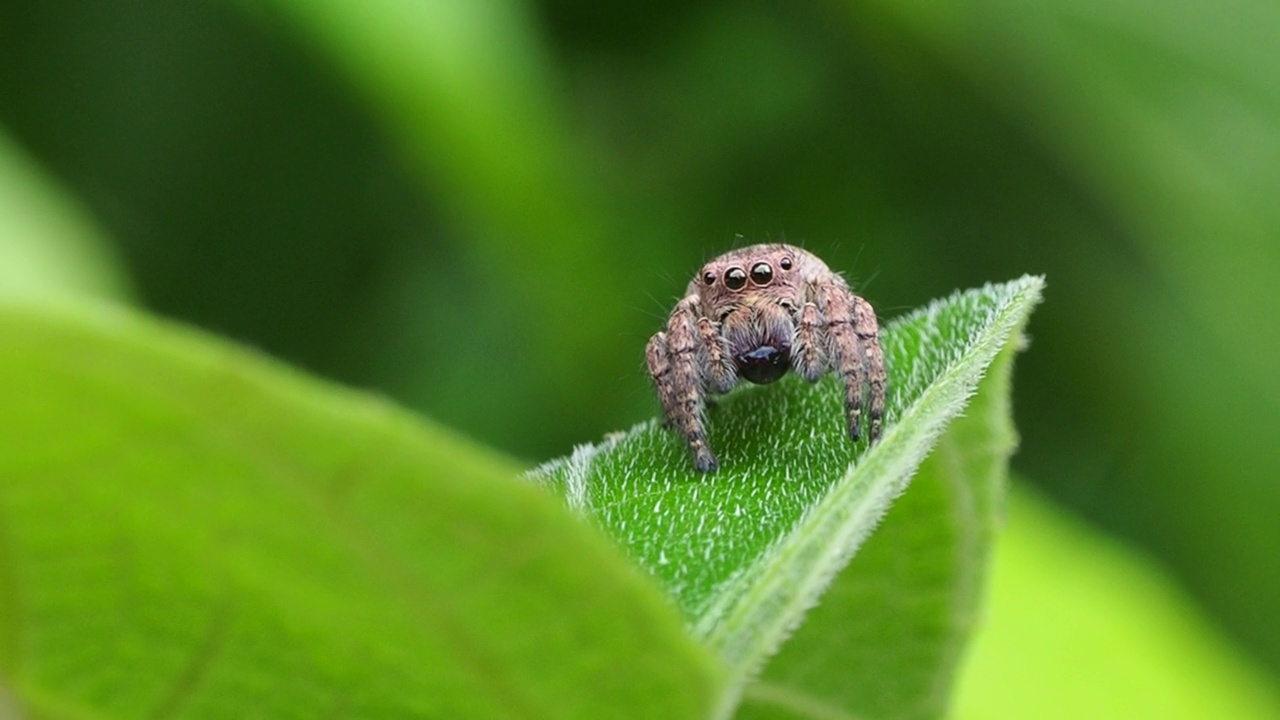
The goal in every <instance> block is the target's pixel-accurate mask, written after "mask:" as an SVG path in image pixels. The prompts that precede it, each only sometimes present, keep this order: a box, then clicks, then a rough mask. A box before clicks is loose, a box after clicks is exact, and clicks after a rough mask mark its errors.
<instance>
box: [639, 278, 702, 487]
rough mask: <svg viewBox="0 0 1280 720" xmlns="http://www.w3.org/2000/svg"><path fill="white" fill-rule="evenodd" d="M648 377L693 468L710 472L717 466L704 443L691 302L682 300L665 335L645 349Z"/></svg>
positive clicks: (694, 323) (696, 348) (659, 336)
mask: <svg viewBox="0 0 1280 720" xmlns="http://www.w3.org/2000/svg"><path fill="white" fill-rule="evenodd" d="M645 361H646V363H647V364H648V366H649V375H650V376H651V377H652V378H653V383H654V385H655V386H657V388H658V398H659V399H660V400H661V401H662V410H663V412H664V413H665V414H666V416H667V419H668V420H669V421H671V424H672V425H674V426H675V428H676V430H677V431H678V432H679V433H680V435H681V436H682V437H683V438H684V440H685V442H686V443H687V444H688V445H689V450H690V452H692V453H693V463H694V467H696V468H697V469H698V471H699V472H710V471H712V470H715V469H716V468H717V466H718V463H717V462H716V458H715V455H714V454H712V452H711V447H710V445H709V444H708V443H707V433H706V427H705V425H704V423H703V419H702V410H703V395H704V392H703V388H702V379H701V373H700V372H699V371H698V327H697V322H696V320H695V319H694V312H693V303H692V301H690V300H689V299H686V300H682V301H681V302H680V304H679V305H677V306H676V309H675V311H674V312H672V314H671V319H670V320H669V321H668V322H667V329H666V332H660V333H658V334H657V335H654V336H653V338H652V339H651V340H650V341H649V345H648V347H647V348H646V350H645Z"/></svg>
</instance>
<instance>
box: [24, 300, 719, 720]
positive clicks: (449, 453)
mask: <svg viewBox="0 0 1280 720" xmlns="http://www.w3.org/2000/svg"><path fill="white" fill-rule="evenodd" d="M87 312H88V311H79V312H78V313H77V314H70V313H65V312H64V313H55V312H53V311H51V310H49V309H36V308H32V307H26V306H21V305H13V304H0V409H3V412H0V437H2V438H3V439H4V440H3V445H2V446H0V448H2V449H0V478H2V479H3V482H0V704H2V703H3V702H5V701H4V699H3V698H4V696H6V695H7V696H8V698H9V699H10V701H11V702H12V703H13V704H16V705H18V706H19V707H21V708H23V709H24V710H25V713H26V714H29V715H30V716H32V717H48V718H140V717H155V716H171V715H181V716H183V717H192V718H214V717H228V718H231V717H235V718H239V717H273V718H289V717H298V718H312V717H324V716H337V717H447V718H495V717H512V718H529V717H557V718H559V717H581V718H599V717H610V716H616V715H617V713H618V710H619V708H627V709H630V710H631V711H634V712H635V713H636V714H638V715H646V716H650V717H673V718H701V717H705V716H706V715H707V713H708V712H709V710H708V709H709V708H710V707H712V706H713V705H714V704H715V702H716V701H717V698H718V696H719V694H720V687H721V677H722V669H721V667H720V666H719V664H718V663H717V662H716V661H715V660H714V659H713V658H712V657H711V656H710V655H709V654H708V653H707V652H706V651H705V650H704V649H703V648H700V647H698V646H697V644H696V643H694V642H693V641H691V640H690V639H689V638H688V637H687V635H686V633H685V631H684V629H683V627H682V626H681V623H680V619H679V615H678V613H676V612H675V611H674V610H673V609H672V608H671V607H670V604H669V602H668V601H667V599H666V598H664V597H663V596H662V594H661V592H660V591H659V590H658V589H657V588H656V587H654V586H653V583H652V582H651V581H650V580H648V579H647V578H645V577H643V576H642V574H641V573H639V572H637V571H636V570H635V569H634V568H633V567H631V566H629V565H628V564H627V563H626V562H625V560H624V559H622V558H621V557H620V556H619V554H618V553H617V551H616V550H615V549H614V548H612V547H610V546H609V544H608V543H607V542H605V541H604V540H602V539H601V538H599V537H598V534H597V533H596V532H595V531H594V530H592V529H591V528H589V527H586V526H585V525H584V524H583V523H581V522H580V521H578V520H577V519H576V518H574V517H573V516H572V515H571V514H570V513H568V512H566V511H565V510H564V509H563V507H561V506H560V504H559V503H558V502H557V500H556V499H555V498H552V497H549V496H548V495H547V494H546V493H544V492H543V491H541V490H540V489H539V488H537V487H534V486H532V485H530V484H529V483H527V482H522V481H520V480H518V479H516V478H515V477H514V470H513V468H512V467H511V466H510V465H509V464H508V463H507V462H506V461H504V460H502V459H499V458H495V457H493V456H491V454H490V453H488V452H486V451H484V450H482V449H480V448H477V447H474V446H472V445H470V444H469V443H467V442H466V441H464V440H462V439H460V438H458V437H454V436H452V435H451V434H449V433H448V432H446V431H443V430H441V429H439V428H435V427H433V426H431V425H429V424H427V423H424V422H422V421H420V420H418V419H415V418H413V417H411V416H408V415H407V414H405V413H403V412H401V411H398V410H396V409H395V408H393V407H390V406H388V405H387V404H385V403H382V402H379V401H374V400H370V399H368V398H365V397H362V396H360V395H358V394H356V393H352V392H348V391H344V390H340V389H337V388H333V387H329V386H326V385H324V384H322V383H319V382H316V381H314V380H311V379H308V378H306V377H303V376H301V375H300V374H298V373H296V372H294V371H291V370H290V369H288V368H285V367H281V366H278V365H276V364H273V363H271V362H269V361H266V360H265V359H263V358H261V357H257V356H255V355H253V354H251V353H248V352H245V351H242V350H239V349H236V348H233V347H229V346H227V345H224V344H220V343H218V342H216V341H213V340H210V339H209V338H206V337H202V336H199V335H196V334H194V333H191V332H189V331H184V330H181V329H178V328H174V327H170V326H166V325H161V324H158V323H154V322H152V321H148V320H144V319H140V318H137V317H135V316H132V315H129V314H125V313H121V312H107V311H101V312H98V313H97V314H94V315H88V314H85V313H87Z"/></svg>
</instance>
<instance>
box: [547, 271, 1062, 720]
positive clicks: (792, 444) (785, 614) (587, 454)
mask: <svg viewBox="0 0 1280 720" xmlns="http://www.w3.org/2000/svg"><path fill="white" fill-rule="evenodd" d="M1042 286H1043V281H1042V280H1041V279H1040V278H1033V277H1025V278H1022V279H1021V280H1017V281H1014V282H1011V283H1007V284H1003V285H989V286H987V287H985V288H982V289H979V290H973V291H969V292H965V293H958V294H956V295H954V296H952V297H950V298H947V299H945V300H940V301H937V302H935V303H933V304H931V305H929V306H928V307H926V308H924V309H922V310H920V311H917V312H915V313H912V314H910V315H907V316H906V317H904V318H901V319H899V320H897V321H895V322H893V323H890V324H889V325H888V326H887V327H886V329H885V330H884V333H883V344H884V347H885V352H886V357H887V363H888V367H889V382H890V387H891V388H892V392H891V394H890V398H889V403H888V413H887V417H888V421H887V423H886V427H885V432H884V437H883V438H882V439H881V441H880V442H879V443H878V444H876V445H875V446H873V447H871V448H870V449H867V448H866V446H865V445H864V444H859V445H858V446H856V447H855V446H853V445H851V444H850V443H849V441H848V436H847V432H846V429H845V425H844V419H843V412H842V401H841V397H842V394H841V389H840V386H839V383H838V381H837V380H836V379H835V378H827V379H826V380H824V381H823V382H820V383H819V384H818V385H816V386H808V385H805V384H804V383H803V382H800V381H798V380H793V381H790V382H788V381H785V380H784V381H783V382H781V383H779V384H778V385H775V386H770V387H767V388H749V389H744V390H743V391H741V392H737V393H734V394H732V395H730V396H729V397H728V398H726V399H725V400H724V401H723V402H721V403H720V404H719V406H718V407H717V409H716V410H715V411H714V412H712V413H711V417H710V431H711V432H710V435H711V442H712V445H713V446H714V447H715V448H716V449H717V450H718V451H719V454H720V461H721V466H720V470H719V471H718V472H717V473H715V474H714V475H711V476H702V475H699V474H698V473H696V472H695V471H694V470H693V466H692V462H691V460H690V458H689V456H688V452H687V450H686V449H685V448H684V446H683V444H682V442H681V440H680V439H679V438H678V437H676V436H675V434H674V433H672V432H670V431H668V430H666V429H664V428H662V427H661V426H659V425H658V424H657V423H654V422H650V423H646V424H644V425H641V426H639V427H637V428H636V429H634V430H632V431H630V432H628V433H626V434H623V435H621V436H619V437H616V438H613V439H610V440H608V441H606V442H605V443H604V444H602V445H599V446H595V447H590V446H584V447H582V448H580V449H579V450H578V451H577V452H575V453H574V455H573V456H572V457H569V458H566V459H564V460H561V461H557V462H554V463H551V464H548V465H546V466H544V467H543V468H541V469H540V470H539V472H538V473H537V476H538V477H540V478H541V479H542V480H543V481H544V482H546V483H547V484H549V485H551V486H552V487H554V488H556V489H557V491H559V492H561V493H562V494H564V495H565V497H566V499H567V501H568V503H569V504H570V506H571V507H574V508H576V509H578V510H579V511H581V512H583V513H584V514H586V515H587V516H588V517H590V518H592V519H593V520H594V521H595V522H596V523H598V524H599V525H600V526H601V527H603V528H604V529H605V530H606V531H607V532H608V533H609V534H610V535H612V536H614V537H615V538H617V539H618V541H619V542H621V543H622V545H623V546H624V547H625V548H626V549H627V550H628V551H629V552H630V554H631V555H632V557H634V558H635V559H636V560H637V561H638V562H639V563H640V564H642V565H643V566H645V567H646V568H648V569H649V571H650V572H652V573H653V574H654V575H655V576H657V577H658V578H659V579H660V580H661V581H662V582H663V583H664V584H665V585H666V586H667V588H668V589H669V590H670V591H671V593H672V594H673V595H674V596H675V597H676V599H677V600H678V602H679V604H680V606H681V607H682V608H683V609H684V611H685V613H686V614H687V615H688V617H689V621H690V623H691V625H692V626H693V627H694V629H695V631H696V633H697V634H698V635H699V636H701V637H703V638H705V639H706V640H707V642H708V643H710V645H711V646H712V647H713V648H715V649H716V650H717V651H718V652H719V653H720V655H721V656H722V657H723V658H725V660H726V661H727V662H728V663H729V665H730V667H731V668H732V670H733V671H734V673H735V676H736V678H737V680H738V682H740V683H742V682H745V681H747V680H748V679H750V678H751V677H752V676H753V675H754V674H755V673H757V672H759V671H760V669H761V668H762V667H763V666H764V663H765V661H766V660H767V659H768V658H769V657H770V656H771V655H773V654H774V653H775V652H776V651H777V649H778V647H779V645H780V644H781V643H782V642H783V640H784V639H785V638H786V636H787V635H788V634H789V633H790V632H791V631H793V630H794V629H795V628H796V627H797V626H798V625H799V624H800V622H801V620H802V618H803V617H804V615H805V612H806V611H807V610H809V608H811V607H813V605H814V604H815V603H817V602H818V599H819V596H820V595H821V594H822V592H823V590H824V589H826V587H827V585H828V584H829V583H830V582H831V580H832V578H833V577H834V576H835V574H836V573H838V572H839V571H840V570H841V569H842V568H844V566H845V564H846V563H847V562H848V560H849V558H850V557H851V556H852V555H853V553H854V552H855V551H856V550H857V549H858V547H859V546H860V545H861V544H862V541H863V540H864V539H865V538H866V537H867V535H868V534H869V533H870V532H871V530H872V528H873V527H874V526H875V524H876V523H877V522H878V521H879V519H880V517H881V516H882V514H883V513H884V511H885V509H886V508H887V507H888V504H889V503H890V502H891V501H892V500H893V498H894V497H895V496H897V495H898V494H899V493H900V492H901V491H902V490H903V488H904V487H905V485H906V482H907V480H908V479H909V478H910V476H911V475H912V473H913V472H915V470H916V468H917V467H918V466H919V464H920V462H921V461H922V460H923V459H924V457H925V455H926V454H927V453H928V452H929V450H930V449H931V448H932V447H933V446H934V444H935V443H936V442H937V441H938V438H939V435H940V434H941V433H942V431H943V429H944V428H945V427H946V426H947V423H948V422H949V421H951V420H952V418H954V417H955V416H956V415H957V414H958V413H960V412H961V410H962V409H963V408H964V407H965V404H966V402H967V401H968V400H969V399H970V397H971V395H972V394H973V393H974V391H975V389H976V387H977V385H978V383H979V380H980V378H981V377H982V376H983V373H984V372H986V370H987V368H988V366H989V365H990V363H991V362H992V361H993V360H994V359H995V358H996V356H997V354H998V353H999V352H1000V351H1001V350H1002V349H1003V348H1006V347H1008V346H1009V345H1010V344H1011V343H1016V341H1017V338H1018V335H1019V332H1020V329H1021V327H1022V326H1023V323H1025V322H1026V319H1027V317H1028V315H1029V313H1030V312H1031V309H1032V308H1033V307H1034V306H1035V304H1036V302H1037V301H1038V300H1039V298H1040V293H1041V288H1042ZM997 445H998V443H997ZM926 492H929V491H926ZM977 501H978V502H982V503H987V502H990V499H989V498H985V496H984V499H982V500H977ZM926 504H927V503H926ZM908 512H912V511H908ZM912 514H914V513H913V512H912ZM985 514H986V513H984V512H980V513H979V516H985ZM936 520H937V518H936V517H930V518H929V519H928V521H927V524H933V523H934V522H936ZM982 524H983V521H982V520H981V519H980V517H978V518H975V519H974V521H973V523H972V525H971V526H970V527H969V528H968V529H970V530H973V531H974V533H975V535H973V536H967V535H965V534H964V533H957V534H955V535H953V536H952V537H951V540H950V542H951V543H952V544H951V550H952V551H954V552H957V553H961V554H967V553H968V552H969V548H968V547H963V548H962V547H961V545H963V544H965V543H969V542H980V540H979V537H980V535H981V534H982V533H983V532H985V531H984V530H982V529H981V527H980V526H981V525H982ZM979 555H980V553H979ZM979 561H980V560H979V559H978V557H977V556H976V555H975V562H979ZM935 569H936V568H931V567H929V566H927V565H925V566H922V567H921V568H920V570H921V572H923V573H928V572H932V571H933V570H935ZM971 582H973V578H970V577H954V578H949V579H947V580H944V581H943V584H944V585H947V586H948V590H950V591H954V592H955V593H956V596H957V597H959V598H964V600H963V603H967V604H971V603H972V593H973V589H972V588H971V587H970V586H969V585H968V583H971ZM841 584H842V585H843V582H842V583H841ZM926 584H928V581H927V580H924V579H921V585H926ZM911 597H912V594H911V591H910V589H907V588H905V585H904V590H903V594H902V595H901V596H899V597H898V599H899V600H902V601H903V602H905V603H906V604H907V605H911V603H910V602H909V598H911ZM915 597H916V599H919V597H920V596H915ZM951 609H952V608H946V609H945V610H939V608H938V607H936V606H934V605H924V604H922V605H921V606H919V607H912V611H913V612H914V611H919V612H920V613H921V614H922V617H921V619H920V622H921V623H922V624H927V623H930V622H944V621H945V620H944V617H943V616H944V615H945V614H946V613H947V612H949V611H950V610H951ZM831 639H832V640H837V639H836V638H831ZM841 639H843V638H841ZM937 639H938V642H939V644H940V645H945V646H948V648H947V649H945V650H941V651H938V652H934V651H932V650H930V651H926V652H925V654H927V655H929V656H930V658H931V660H932V661H934V662H937V663H939V665H940V667H942V668H944V670H942V671H941V672H942V673H943V674H946V673H949V672H950V667H951V666H952V665H953V664H954V657H953V656H954V647H955V645H956V644H958V642H959V638H958V637H952V636H947V637H945V638H942V637H939V638H937ZM890 650H891V649H890V648H885V651H886V652H888V651H890ZM867 652H871V651H870V650H867ZM836 654H838V652H837V653H836ZM892 671H893V670H891V669H889V668H886V669H884V672H892ZM933 671H934V670H932V669H921V670H920V672H933ZM883 681H884V683H885V685H886V686H888V685H892V684H893V683H892V681H891V680H889V679H883ZM906 684H910V683H906ZM914 691H915V692H924V691H923V690H921V689H920V688H919V686H918V684H917V686H916V687H915V688H914ZM902 694H903V695H907V694H910V693H909V691H906V690H904V691H903V693H902ZM911 701H912V702H915V701H916V699H915V698H912V699H911Z"/></svg>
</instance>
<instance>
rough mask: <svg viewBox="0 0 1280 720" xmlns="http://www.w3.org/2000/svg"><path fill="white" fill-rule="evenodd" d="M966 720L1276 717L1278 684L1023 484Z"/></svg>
mask: <svg viewBox="0 0 1280 720" xmlns="http://www.w3.org/2000/svg"><path fill="white" fill-rule="evenodd" d="M988 594H989V595H990V598H989V601H988V608H987V611H986V613H985V615H986V618H987V620H986V622H985V623H984V625H983V626H982V627H981V628H980V629H979V630H978V632H977V633H976V635H975V640H974V646H973V648H972V652H971V655H970V657H969V658H968V659H967V661H966V663H965V666H964V669H963V672H962V673H961V675H960V682H959V684H958V687H957V692H956V700H955V713H954V716H955V717H956V718H963V719H964V720H1020V719H1021V718H1028V717H1035V718H1041V719H1043V720H1074V719H1075V718H1126V720H1195V719H1196V718H1232V720H1263V719H1264V718H1277V717H1280V691H1278V690H1277V687H1276V685H1275V680H1274V678H1273V677H1270V676H1268V675H1267V674H1266V673H1265V672H1263V671H1262V670H1261V669H1260V668H1259V667H1257V666H1256V665H1253V664H1251V662H1250V658H1247V657H1245V656H1244V655H1243V654H1242V653H1241V651H1240V650H1239V649H1238V648H1236V647H1235V646H1234V645H1233V643H1232V642H1231V641H1230V640H1228V639H1227V638H1226V637H1224V636H1223V635H1222V634H1221V633H1220V631H1219V630H1218V629H1217V628H1215V627H1214V626H1213V623H1212V622H1211V621H1210V620H1209V619H1208V618H1207V617H1206V616H1205V614H1204V611H1203V610H1202V609H1201V608H1198V607H1196V605H1195V604H1194V603H1192V602H1191V601H1190V599H1189V598H1187V597H1186V596H1185V595H1184V594H1183V592H1182V590H1180V589H1179V588H1178V587H1177V585H1176V583H1174V582H1173V581H1172V580H1171V579H1170V578H1169V577H1168V575H1167V574H1166V573H1165V572H1164V571H1162V570H1161V569H1160V568H1159V567H1157V566H1156V565H1155V564H1153V563H1152V562H1151V561H1150V559H1148V558H1145V557H1142V556H1141V555H1140V554H1138V553H1136V552H1134V551H1133V550H1132V549H1131V548H1127V547H1125V546H1124V545H1122V544H1120V543H1118V542H1116V541H1115V540H1114V539H1112V538H1108V537H1107V536H1105V535H1103V534H1101V533H1099V532H1098V531H1097V530H1095V529H1093V528H1090V527H1088V526H1086V525H1084V524H1083V523H1081V522H1079V521H1077V520H1074V519H1072V518H1071V517H1070V516H1068V515H1067V514H1065V513H1063V512H1062V511H1060V510H1058V509H1056V508H1054V506H1053V505H1052V504H1050V503H1049V502H1047V501H1045V500H1044V499H1041V498H1039V497H1037V496H1036V495H1035V494H1034V493H1032V492H1031V490H1029V489H1028V488H1025V487H1018V486H1017V485H1016V484H1015V487H1014V491H1013V493H1012V494H1011V498H1010V503H1009V520H1008V528H1007V529H1006V530H1005V531H1004V533H1003V534H1002V536H1001V538H1000V542H999V544H998V546H997V550H996V553H995V558H994V563H993V566H992V568H991V582H990V585H989V589H988Z"/></svg>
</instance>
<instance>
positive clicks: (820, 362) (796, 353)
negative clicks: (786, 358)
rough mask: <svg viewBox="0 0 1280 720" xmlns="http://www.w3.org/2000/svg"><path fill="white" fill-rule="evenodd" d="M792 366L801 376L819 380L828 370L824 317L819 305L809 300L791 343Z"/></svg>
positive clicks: (802, 308)
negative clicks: (819, 312)
mask: <svg viewBox="0 0 1280 720" xmlns="http://www.w3.org/2000/svg"><path fill="white" fill-rule="evenodd" d="M791 367H792V369H793V370H795V371H796V374H797V375H799V376H800V377H802V378H804V379H805V380H808V381H809V382H817V381H818V378H820V377H822V374H823V373H825V372H826V371H827V352H826V349H825V343H823V342H822V319H821V317H820V316H819V314H818V306H817V305H815V304H813V303H811V302H807V303H805V304H804V306H802V307H801V308H800V317H799V318H798V320H797V321H796V338H795V341H794V342H792V343H791Z"/></svg>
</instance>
